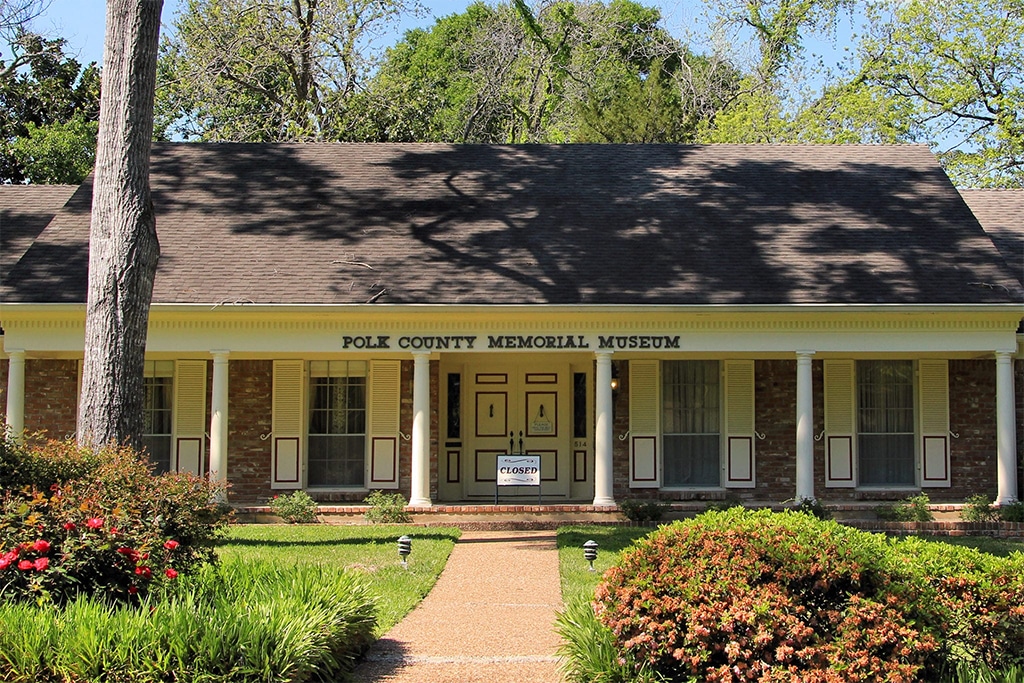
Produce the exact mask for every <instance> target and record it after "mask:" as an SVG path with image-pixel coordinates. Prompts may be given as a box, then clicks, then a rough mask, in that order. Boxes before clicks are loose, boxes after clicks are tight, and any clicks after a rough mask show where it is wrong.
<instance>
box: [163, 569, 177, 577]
mask: <svg viewBox="0 0 1024 683" xmlns="http://www.w3.org/2000/svg"><path fill="white" fill-rule="evenodd" d="M164 574H166V575H167V578H168V579H176V578H178V572H176V571H174V570H173V569H171V568H170V567H168V568H167V569H165V570H164Z"/></svg>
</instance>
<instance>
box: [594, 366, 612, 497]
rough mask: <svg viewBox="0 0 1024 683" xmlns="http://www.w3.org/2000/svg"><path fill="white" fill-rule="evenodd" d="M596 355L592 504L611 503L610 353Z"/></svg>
mask: <svg viewBox="0 0 1024 683" xmlns="http://www.w3.org/2000/svg"><path fill="white" fill-rule="evenodd" d="M596 356H597V378H596V379H595V381H594V383H595V384H596V385H597V387H596V389H597V391H596V394H597V399H596V401H595V405H596V406H597V424H596V430H595V433H594V455H595V458H594V460H595V462H594V505H615V494H614V488H613V486H614V475H613V473H612V444H613V436H612V354H610V353H598V354H596Z"/></svg>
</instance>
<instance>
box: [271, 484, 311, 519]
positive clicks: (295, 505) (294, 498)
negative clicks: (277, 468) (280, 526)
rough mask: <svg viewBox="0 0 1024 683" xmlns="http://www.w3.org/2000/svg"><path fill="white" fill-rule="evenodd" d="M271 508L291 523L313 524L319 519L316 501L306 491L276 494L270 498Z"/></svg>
mask: <svg viewBox="0 0 1024 683" xmlns="http://www.w3.org/2000/svg"><path fill="white" fill-rule="evenodd" d="M270 509H271V510H273V511H274V514H275V515H277V516H278V517H280V518H281V519H283V520H284V521H286V522H288V523H289V524H312V523H314V522H316V521H317V516H316V515H317V506H316V501H315V500H313V499H312V498H310V497H309V494H308V493H306V492H305V491H301V490H300V491H295V492H294V493H292V494H290V495H289V494H285V495H283V496H274V497H273V498H271V499H270Z"/></svg>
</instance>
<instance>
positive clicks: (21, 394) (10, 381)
mask: <svg viewBox="0 0 1024 683" xmlns="http://www.w3.org/2000/svg"><path fill="white" fill-rule="evenodd" d="M24 431H25V352H24V351H22V350H21V349H11V350H10V351H8V352H7V433H8V434H10V435H11V436H13V437H14V438H15V439H20V438H21V435H22V432H24Z"/></svg>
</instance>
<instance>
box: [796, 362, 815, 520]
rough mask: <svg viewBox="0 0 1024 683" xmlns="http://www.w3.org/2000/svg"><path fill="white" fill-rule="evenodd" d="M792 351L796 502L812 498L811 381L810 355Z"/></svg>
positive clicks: (812, 415) (812, 384) (812, 425)
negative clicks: (794, 382) (794, 361)
mask: <svg viewBox="0 0 1024 683" xmlns="http://www.w3.org/2000/svg"><path fill="white" fill-rule="evenodd" d="M813 355H814V351H797V352H796V501H797V502H798V503H799V502H800V501H802V500H806V499H809V500H814V400H813V397H814V383H813V381H812V380H811V356H813Z"/></svg>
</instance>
